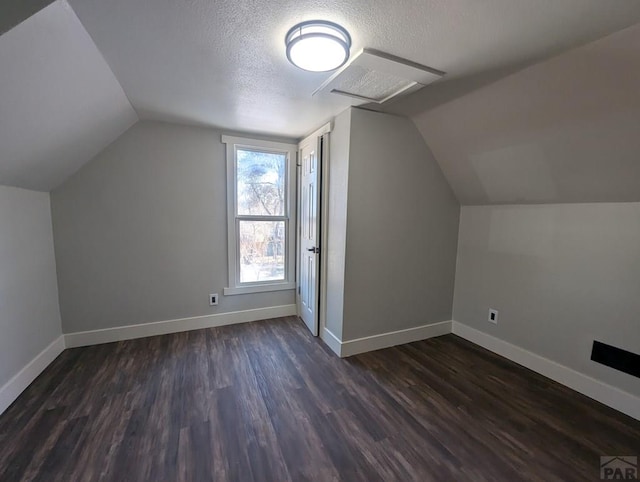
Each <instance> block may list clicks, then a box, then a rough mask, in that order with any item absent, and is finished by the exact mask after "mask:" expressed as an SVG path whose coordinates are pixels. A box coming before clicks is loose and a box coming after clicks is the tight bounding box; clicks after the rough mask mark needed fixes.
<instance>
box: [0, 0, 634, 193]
mask: <svg viewBox="0 0 640 482" xmlns="http://www.w3.org/2000/svg"><path fill="white" fill-rule="evenodd" d="M49 1H50V0H8V4H9V5H14V7H15V8H14V7H12V8H9V9H8V10H7V8H6V5H7V2H3V3H2V8H0V14H4V13H5V12H9V13H10V15H9V16H7V20H6V21H5V22H4V23H2V22H0V28H6V25H12V24H14V23H15V22H17V21H19V20H20V19H21V18H22V17H23V16H26V15H28V14H29V13H30V12H31V11H33V10H34V9H37V8H39V7H40V6H44V5H47V4H48V3H49ZM70 2H71V5H69V4H68V3H67V2H66V0H56V1H55V2H53V3H51V4H49V5H48V6H46V7H45V8H44V9H42V10H41V11H39V12H38V13H36V14H35V15H34V16H32V17H30V18H28V19H27V20H25V21H24V22H22V23H20V24H19V25H17V26H16V27H14V28H13V29H11V30H9V31H8V32H6V33H4V34H2V35H1V36H0V184H10V185H15V186H21V187H27V188H32V189H41V190H50V189H52V188H53V187H55V186H57V185H58V184H60V183H61V182H62V181H63V180H64V179H65V178H66V177H68V176H69V175H70V174H71V173H73V172H74V171H75V170H77V168H78V167H80V166H81V165H82V164H84V163H85V162H87V161H89V160H90V159H91V158H92V157H93V156H94V155H95V154H97V153H98V152H99V151H100V150H101V149H102V148H104V147H105V146H106V145H108V144H109V143H110V142H111V141H113V140H114V139H115V138H116V137H118V135H119V134H120V133H122V132H123V131H125V130H126V129H127V128H128V127H129V126H131V125H132V124H133V123H135V122H136V120H137V118H138V115H139V116H140V117H141V118H145V119H156V120H168V121H176V122H185V123H195V124H202V125H209V126H215V127H220V128H224V129H228V130H235V131H243V132H257V133H264V134H271V135H278V136H284V137H289V138H291V137H302V136H303V135H305V134H307V133H309V132H311V131H312V130H314V129H315V128H317V127H318V126H319V125H322V123H323V122H326V121H327V120H329V119H331V118H332V117H333V116H335V115H336V114H338V113H339V112H341V111H342V110H344V109H345V108H346V107H347V106H348V105H350V104H351V103H352V102H351V101H350V100H349V99H348V98H346V97H340V96H336V95H334V94H326V95H324V96H320V97H312V93H313V91H314V90H315V89H316V88H317V87H318V86H320V85H321V84H322V82H323V81H324V80H325V79H326V78H327V77H328V76H329V75H330V74H327V73H324V74H323V73H310V72H303V71H301V70H299V69H297V68H295V67H294V66H292V65H291V64H290V63H289V62H288V61H287V59H286V57H285V53H284V45H283V43H284V42H283V40H284V35H285V33H286V31H287V30H288V29H289V28H290V27H291V26H292V25H293V24H295V23H297V22H300V21H303V20H309V19H317V18H321V19H327V20H332V21H336V22H338V23H340V24H342V25H343V26H345V27H346V28H347V29H348V30H349V31H350V32H351V34H352V36H353V48H352V52H357V51H358V50H360V49H361V48H363V47H369V48H373V49H378V50H382V51H385V52H388V53H390V54H393V55H396V56H400V57H404V58H407V59H409V60H412V61H414V62H419V63H422V64H425V65H429V66H432V67H434V68H437V69H441V70H444V71H445V72H447V76H446V77H445V79H444V80H443V81H441V82H438V83H436V84H433V85H430V86H428V87H427V88H425V89H423V92H419V94H420V96H421V97H419V98H418V97H411V98H408V99H407V101H406V102H405V104H404V107H405V108H406V109H407V110H406V111H404V112H403V113H405V114H410V115H411V114H415V113H418V112H421V111H422V110H424V109H426V108H427V106H429V107H433V106H434V105H438V104H442V102H444V101H446V100H449V99H450V98H453V97H456V96H460V95H462V94H464V93H465V92H467V91H468V90H469V89H470V88H477V86H478V85H480V84H486V83H487V82H490V81H493V80H495V79H496V78H497V77H499V76H504V75H505V73H509V72H512V71H514V69H516V68H519V67H522V66H523V65H528V64H530V63H531V62H533V61H537V60H540V59H542V58H548V57H549V56H551V55H553V54H555V53H558V52H560V51H564V50H566V49H568V48H570V47H573V46H576V45H582V44H584V43H585V42H588V41H590V40H594V39H596V38H600V37H602V36H603V35H606V34H608V33H611V32H614V31H617V30H620V29H622V28H624V27H626V26H629V25H631V24H633V23H635V22H638V21H640V2H639V1H638V0H616V1H615V2H604V1H602V0H536V1H532V0H483V1H482V2H479V1H477V0H447V1H442V0H404V1H401V2H396V3H395V4H390V3H389V2H388V0H347V1H343V0H265V1H260V2H256V1H252V0H216V1H212V0H184V1H180V2H175V1H165V2H158V1H155V0H109V1H104V0H70ZM18 3H19V4H20V6H19V8H18V7H16V4H18ZM71 7H73V10H72V9H71ZM76 14H77V15H78V17H76ZM81 22H82V23H81ZM85 28H86V30H85ZM0 31H1V30H0ZM94 42H95V43H94ZM103 56H104V57H103ZM450 86H451V87H450ZM425 96H426V97H425ZM425 99H427V100H425ZM416 100H419V101H420V102H417V101H416ZM129 101H130V102H131V103H130V102H129ZM390 107H391V106H390ZM400 107H401V106H400ZM394 108H398V106H395V107H394ZM134 109H135V110H134ZM416 109H418V110H416ZM466 189H467V188H464V190H465V191H466Z"/></svg>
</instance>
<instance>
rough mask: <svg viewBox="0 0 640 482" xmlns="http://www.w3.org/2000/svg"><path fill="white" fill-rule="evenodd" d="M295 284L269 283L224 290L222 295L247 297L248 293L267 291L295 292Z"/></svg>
mask: <svg viewBox="0 0 640 482" xmlns="http://www.w3.org/2000/svg"><path fill="white" fill-rule="evenodd" d="M295 289H296V284H295V283H269V284H263V285H252V286H238V287H236V288H225V289H224V295H225V296H230V295H247V294H250V293H264V292H268V291H286V290H295Z"/></svg>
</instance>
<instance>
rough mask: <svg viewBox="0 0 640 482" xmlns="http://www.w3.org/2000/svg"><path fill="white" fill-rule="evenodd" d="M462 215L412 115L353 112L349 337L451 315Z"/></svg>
mask: <svg viewBox="0 0 640 482" xmlns="http://www.w3.org/2000/svg"><path fill="white" fill-rule="evenodd" d="M459 212H460V206H459V204H458V201H457V200H456V198H455V196H454V194H453V192H452V190H451V188H450V187H449V185H448V184H447V181H446V180H445V178H444V175H443V174H442V171H441V170H440V167H439V166H438V163H437V162H436V160H435V159H434V157H433V155H432V154H431V152H430V151H429V149H428V147H427V146H426V144H425V143H424V140H423V139H422V137H421V136H420V133H419V132H418V130H417V129H416V127H415V126H414V124H413V123H412V122H411V121H410V120H409V119H407V118H405V117H398V116H394V115H389V114H381V113H378V112H371V111H366V110H360V109H354V110H353V112H352V116H351V143H350V157H349V202H348V212H347V219H348V222H347V250H346V269H345V295H344V296H345V307H344V329H343V340H351V339H355V338H359V337H363V336H370V335H375V334H379V333H386V332H389V331H395V330H402V329H405V328H412V327H415V326H421V325H425V324H428V323H432V322H438V321H444V320H450V319H451V307H452V304H453V287H454V275H455V263H456V245H457V236H458V220H459Z"/></svg>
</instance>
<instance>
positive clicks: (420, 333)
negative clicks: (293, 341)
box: [322, 321, 451, 358]
mask: <svg viewBox="0 0 640 482" xmlns="http://www.w3.org/2000/svg"><path fill="white" fill-rule="evenodd" d="M449 333H451V321H440V322H438V323H431V324H429V325H422V326H417V327H415V328H407V329H406V330H398V331H390V332H388V333H381V334H379V335H372V336H365V337H363V338H356V339H354V340H347V341H341V340H340V339H339V338H338V337H337V336H336V335H334V334H333V333H332V332H331V331H329V330H327V329H326V328H325V329H324V330H323V336H322V339H323V340H324V342H325V343H326V344H327V345H328V346H329V348H331V350H333V351H334V352H335V353H336V355H338V356H339V357H341V358H345V357H348V356H352V355H357V354H358V353H365V352H368V351H374V350H381V349H383V348H389V347H391V346H396V345H404V344H405V343H412V342H414V341H420V340H426V339H427V338H433V337H434V336H441V335H447V334H449Z"/></svg>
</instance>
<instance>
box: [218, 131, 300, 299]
mask: <svg viewBox="0 0 640 482" xmlns="http://www.w3.org/2000/svg"><path fill="white" fill-rule="evenodd" d="M222 142H223V143H225V144H226V145H227V219H228V236H229V248H228V249H229V287H228V288H225V290H224V294H225V295H235V294H243V293H257V292H260V291H276V290H288V289H295V283H294V273H295V267H294V257H293V251H294V243H295V238H294V236H295V226H294V225H293V221H292V217H291V213H292V212H294V209H293V206H292V202H293V200H294V199H295V198H294V196H293V193H292V184H293V182H292V180H293V179H295V156H296V149H297V148H296V146H295V145H292V144H284V143H279V142H268V141H258V140H252V139H244V138H240V137H229V136H222Z"/></svg>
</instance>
